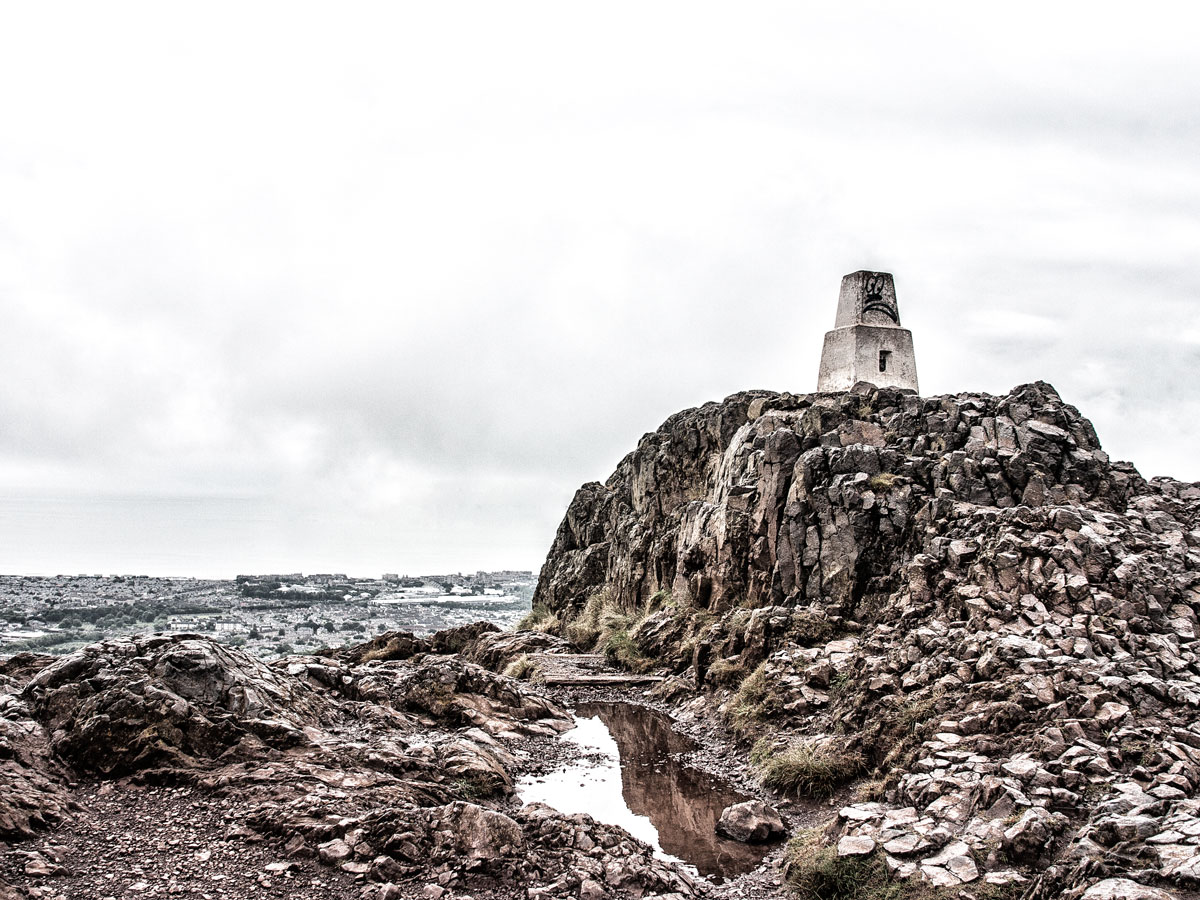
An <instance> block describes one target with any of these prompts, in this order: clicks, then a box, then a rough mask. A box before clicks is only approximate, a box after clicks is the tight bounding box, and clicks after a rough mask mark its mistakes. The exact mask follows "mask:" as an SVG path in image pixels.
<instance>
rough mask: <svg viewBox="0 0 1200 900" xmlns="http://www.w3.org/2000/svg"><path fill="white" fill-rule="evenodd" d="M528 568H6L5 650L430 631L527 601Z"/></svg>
mask: <svg viewBox="0 0 1200 900" xmlns="http://www.w3.org/2000/svg"><path fill="white" fill-rule="evenodd" d="M534 585H535V579H534V576H533V573H532V572H528V571H515V570H514V571H499V572H476V573H474V574H469V575H468V574H462V573H453V574H448V575H417V576H408V575H398V574H384V575H383V576H381V577H379V578H354V577H350V576H348V575H345V574H340V573H339V574H314V575H303V574H301V573H299V572H294V573H289V574H277V575H239V576H237V578H236V579H234V580H233V581H211V580H204V579H196V578H155V577H150V576H145V575H55V576H18V575H0V656H7V655H10V654H14V653H18V652H21V651H26V650H28V651H35V652H39V653H56V654H60V653H68V652H70V651H72V650H74V649H76V648H77V647H81V646H83V645H85V644H89V643H93V642H95V641H99V640H105V639H109V638H114V637H120V636H121V635H124V634H135V633H145V632H172V633H188V632H195V633H199V634H204V635H207V636H208V637H213V638H216V639H218V640H220V641H222V642H224V643H227V644H231V645H233V646H238V647H244V648H245V649H247V650H248V651H250V652H251V653H254V654H256V655H258V656H261V657H276V656H282V655H286V654H288V653H294V652H305V651H311V650H315V649H319V648H322V647H338V646H341V645H343V644H349V643H356V642H359V641H363V640H366V639H367V638H369V637H371V636H373V635H375V634H378V633H380V632H384V631H392V630H403V631H412V632H415V633H417V634H428V633H430V632H433V631H437V630H440V629H442V628H449V627H453V626H455V625H462V624H466V623H468V622H475V621H478V620H480V619H487V620H488V621H491V622H495V623H496V624H497V625H499V626H500V627H502V628H503V627H507V626H509V625H512V624H515V623H516V622H517V621H519V620H520V619H521V617H522V616H524V615H525V614H526V613H527V612H528V611H529V609H530V606H531V601H532V598H533V589H534Z"/></svg>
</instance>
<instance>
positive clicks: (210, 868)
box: [0, 624, 696, 900]
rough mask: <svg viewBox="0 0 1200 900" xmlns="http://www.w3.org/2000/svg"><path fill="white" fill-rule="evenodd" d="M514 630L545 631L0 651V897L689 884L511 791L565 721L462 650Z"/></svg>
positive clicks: (618, 842) (600, 893) (558, 748)
mask: <svg viewBox="0 0 1200 900" xmlns="http://www.w3.org/2000/svg"><path fill="white" fill-rule="evenodd" d="M514 639H516V641H517V644H518V646H519V647H525V648H527V647H531V646H536V647H542V646H544V645H545V643H546V641H547V639H546V638H545V637H544V636H541V635H530V634H526V635H513V634H509V633H502V632H498V631H497V630H496V629H495V627H494V626H490V625H485V624H481V625H479V626H473V627H468V628H464V629H457V630H453V631H449V632H441V633H439V634H438V635H435V636H434V637H433V638H432V639H430V640H423V639H420V638H415V637H413V636H412V635H409V634H404V633H392V634H388V635H384V636H381V637H380V638H377V639H376V640H374V641H372V642H370V643H368V644H365V645H362V646H360V647H357V648H354V649H351V650H342V651H332V652H330V653H329V654H326V655H314V656H307V657H292V658H287V659H283V660H279V661H277V662H275V663H273V664H265V663H263V662H261V661H259V660H257V659H254V658H252V657H250V656H248V655H247V654H245V653H243V652H241V651H239V650H237V649H234V648H229V647H225V646H222V645H220V644H217V643H214V642H212V641H211V640H208V639H206V638H202V637H199V636H194V635H191V636H189V635H176V636H149V637H145V638H139V639H136V640H129V641H112V642H106V643H101V644H96V645H92V646H90V647H88V648H86V649H84V650H81V651H79V652H77V653H74V654H71V655H69V656H66V657H62V658H57V659H55V658H50V657H34V656H28V655H21V656H16V657H13V658H11V659H9V660H8V661H7V662H5V663H3V664H0V691H3V693H0V779H2V783H3V787H4V791H3V794H2V795H0V837H3V839H4V840H5V841H6V842H7V843H6V844H5V845H4V854H3V861H2V862H0V879H3V880H4V881H5V882H7V884H8V887H7V888H5V890H7V891H8V896H14V897H47V898H58V897H66V898H96V900H101V898H106V897H129V896H166V895H183V896H195V897H212V898H215V897H230V898H241V897H271V896H287V897H313V898H317V897H323V898H325V897H335V898H336V897H345V898H352V897H353V898H358V897H360V896H366V897H370V898H387V900H392V898H400V897H433V898H440V897H443V896H446V897H452V896H466V895H470V896H474V897H497V898H510V897H521V898H525V897H558V896H587V897H589V898H596V900H598V898H601V897H605V896H610V895H612V896H615V895H634V896H654V895H681V896H685V897H686V896H692V895H693V894H694V893H695V890H696V888H695V884H694V880H693V879H692V877H691V876H690V875H689V874H688V873H687V872H686V871H685V870H682V869H680V868H678V867H677V866H674V865H670V864H668V863H665V862H663V861H661V860H659V859H656V858H655V857H654V855H653V853H652V851H651V849H650V848H649V847H647V846H646V845H645V844H643V843H641V842H640V841H636V840H634V839H633V838H631V837H630V836H629V835H628V834H626V833H625V832H624V831H622V830H621V829H619V828H616V827H614V826H608V825H603V824H599V823H596V822H594V821H592V820H591V819H590V818H589V817H586V816H581V815H575V816H564V815H562V814H560V813H558V812H556V811H554V810H552V809H550V808H548V807H545V806H541V805H527V806H521V805H520V804H519V803H517V802H514V801H513V799H512V797H511V789H512V784H513V778H514V776H515V775H516V774H517V773H526V772H536V771H539V770H545V769H546V768H548V767H549V766H552V765H553V764H554V762H555V761H556V758H557V756H558V755H560V754H561V753H562V752H563V745H562V744H561V742H559V741H558V740H557V736H558V734H559V733H560V732H562V731H564V730H566V729H568V728H569V727H570V726H571V718H570V715H569V714H568V713H567V712H566V710H565V709H564V708H563V707H562V706H561V705H560V704H559V703H557V702H555V701H553V700H551V699H549V698H548V697H546V696H545V695H543V694H542V693H540V692H538V691H537V690H535V689H533V688H532V687H530V686H529V685H527V684H522V683H521V682H518V681H517V680H515V679H513V678H509V677H506V676H504V675H501V674H498V673H497V672H495V671H493V670H491V669H488V668H486V667H485V666H483V665H480V664H478V662H476V661H474V660H488V661H490V662H492V663H493V665H507V664H508V663H509V662H511V661H512V659H511V658H512V655H513V654H512V653H511V652H506V650H505V647H504V645H505V644H506V643H510V642H512V641H513V640H514ZM458 651H461V652H458ZM0 896H2V895H0Z"/></svg>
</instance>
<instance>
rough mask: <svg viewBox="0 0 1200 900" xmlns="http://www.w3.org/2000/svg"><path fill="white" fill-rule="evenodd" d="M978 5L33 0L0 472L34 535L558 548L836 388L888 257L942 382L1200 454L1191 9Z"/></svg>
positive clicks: (10, 556) (0, 279)
mask: <svg viewBox="0 0 1200 900" xmlns="http://www.w3.org/2000/svg"><path fill="white" fill-rule="evenodd" d="M1081 10H1085V13H1086V14H1083V13H1081ZM981 16H982V14H980V13H979V12H977V11H975V10H973V9H969V8H965V7H962V6H961V5H952V4H945V5H940V4H939V5H935V6H933V7H929V8H925V9H923V10H919V11H918V10H913V9H910V8H906V9H904V10H899V9H896V8H894V7H893V6H889V5H887V4H874V3H860V4H842V5H839V6H838V7H836V8H830V9H827V10H823V11H821V10H815V9H813V8H811V7H797V6H795V5H793V4H782V3H762V4H750V5H748V6H745V5H744V6H743V7H740V8H739V12H738V15H737V16H736V17H734V16H731V15H730V14H729V12H728V8H727V7H724V6H716V5H707V4H703V3H702V4H687V5H683V4H671V3H667V4H656V5H654V6H651V7H647V6H645V5H644V4H643V5H638V6H634V5H632V4H621V3H617V4H615V5H613V4H610V5H609V6H607V7H605V10H604V12H603V14H602V15H601V14H598V13H596V12H593V11H589V10H587V9H585V8H581V7H570V6H564V5H562V4H548V3H547V4H527V5H526V4H522V5H520V6H517V7H512V6H506V7H503V8H501V7H496V6H494V5H488V4H467V5H465V6H460V5H456V6H454V7H448V6H436V5H435V6H428V7H420V8H417V7H411V6H400V7H397V6H394V5H382V4H381V5H362V6H355V7H354V8H353V9H349V10H339V11H338V12H337V14H336V15H334V14H332V13H331V12H329V11H321V10H318V9H315V8H305V7H303V6H296V5H294V4H292V5H288V6H282V5H280V6H272V5H270V4H267V5H262V6H256V7H253V8H245V7H242V6H238V7H234V6H232V5H222V4H219V3H218V4H212V5H206V6H205V7H204V8H203V9H197V10H194V11H185V10H180V9H173V8H168V7H163V6H161V5H156V4H142V5H128V6H120V5H118V6H111V5H110V6H106V7H105V8H104V9H103V10H101V9H98V8H95V7H93V6H89V5H86V4H80V5H79V6H77V7H76V8H75V9H74V11H73V13H72V14H71V15H65V14H58V13H54V14H52V12H51V11H50V10H45V9H41V8H38V7H37V6H36V5H27V6H26V7H23V8H22V9H21V10H19V11H16V12H15V13H14V15H13V16H12V22H11V27H7V28H6V29H5V33H4V35H3V36H0V201H2V202H0V314H2V322H3V327H2V328H0V421H3V422H4V423H5V427H4V429H3V430H0V497H7V498H10V500H11V501H12V502H13V503H17V502H19V503H23V504H35V505H36V504H38V503H50V502H51V500H50V499H47V498H57V499H53V503H58V504H62V505H60V506H53V507H52V509H53V510H55V511H56V512H53V513H45V514H44V515H43V514H41V513H39V514H38V515H37V516H33V513H30V515H31V516H33V520H35V521H38V522H42V523H43V524H42V525H40V526H38V527H37V528H26V527H25V526H24V525H23V524H22V523H23V521H24V520H23V518H22V517H21V516H15V514H12V515H9V517H8V518H7V519H4V520H2V521H0V540H4V541H5V544H6V547H8V548H10V551H9V552H8V553H6V559H5V561H4V562H3V563H2V565H4V566H5V567H7V568H8V569H9V570H13V571H20V570H25V569H28V568H29V567H31V566H38V567H43V568H45V567H49V568H62V569H64V570H70V569H72V568H76V567H79V566H85V563H86V566H85V567H86V568H88V569H98V568H99V569H103V568H113V569H122V568H147V567H151V568H152V567H155V566H156V567H158V569H159V570H160V571H168V570H172V567H173V566H174V567H176V568H175V569H174V571H179V569H178V567H179V566H184V567H187V568H189V570H192V571H205V572H213V573H224V574H230V573H231V572H232V571H233V570H234V569H237V568H240V569H244V570H249V569H255V568H260V569H266V568H286V569H293V570H294V569H312V568H322V567H323V568H327V569H330V568H332V569H338V570H342V569H353V568H355V567H362V569H361V570H362V571H374V570H379V571H382V570H388V571H395V570H397V569H401V570H403V569H404V568H405V567H406V566H407V567H409V568H410V569H411V570H414V571H415V570H420V569H425V570H428V569H432V568H436V567H438V566H442V567H450V568H470V567H475V566H484V565H487V566H509V565H522V566H530V567H535V566H537V565H538V564H539V563H540V559H541V556H542V554H543V553H544V551H545V548H546V547H547V546H548V545H549V543H550V540H551V538H552V535H553V531H554V528H555V526H556V524H557V521H558V519H559V517H560V516H561V514H562V511H563V508H564V506H565V504H566V502H567V500H568V499H569V498H570V496H571V493H572V492H573V490H574V489H575V487H576V486H577V485H578V484H580V483H582V482H583V481H586V480H591V479H603V478H605V477H606V476H607V475H608V473H609V472H611V470H612V468H613V467H614V466H615V464H616V463H617V461H618V460H619V459H620V458H621V456H622V455H623V454H624V453H625V452H627V451H628V450H629V449H631V448H632V447H633V446H634V444H635V442H636V440H637V439H638V437H640V435H641V434H642V433H644V432H645V431H648V430H651V429H653V428H655V427H657V425H658V424H659V423H660V422H661V421H662V420H663V419H665V418H666V417H667V416H668V415H669V414H671V413H673V412H675V411H676V410H678V409H680V408H683V407H686V406H693V405H697V404H699V403H702V402H705V401H707V400H710V399H717V398H720V397H722V396H724V395H727V394H729V393H733V392H734V391H737V390H741V389H745V388H750V387H767V388H775V389H779V390H792V391H803V390H808V389H811V388H812V387H813V386H814V384H815V378H816V368H817V363H818V354H819V352H820V345H821V336H822V334H823V332H824V331H825V330H826V329H827V328H829V327H831V326H832V320H833V314H834V305H835V301H836V295H837V286H838V282H839V280H840V278H841V275H842V274H844V273H845V272H849V271H853V270H855V269H859V268H863V267H871V268H881V269H888V270H890V271H893V272H895V274H896V278H897V288H898V291H899V298H900V303H901V311H902V315H903V318H904V321H905V324H906V325H907V326H909V327H911V328H912V329H913V331H914V334H915V338H916V344H917V353H918V365H919V368H920V374H921V381H922V387H923V389H924V391H925V392H926V393H938V392H953V391H958V390H965V389H986V390H992V391H1004V390H1007V389H1009V388H1010V387H1012V386H1013V385H1015V384H1018V383H1021V382H1024V381H1031V380H1034V379H1037V378H1046V379H1047V380H1050V381H1052V382H1053V383H1055V385H1056V386H1057V387H1058V388H1059V390H1060V391H1061V392H1062V394H1063V395H1064V397H1066V398H1067V399H1068V400H1070V401H1072V402H1075V403H1076V404H1077V405H1078V406H1079V407H1080V408H1081V409H1082V410H1083V412H1084V413H1085V414H1088V415H1090V416H1092V418H1094V419H1095V420H1096V424H1097V427H1098V430H1099V432H1100V434H1101V436H1102V438H1103V439H1104V440H1105V442H1106V445H1107V446H1108V448H1109V449H1110V450H1111V451H1112V453H1113V455H1114V456H1120V457H1127V458H1132V459H1133V460H1135V462H1137V463H1139V464H1140V465H1142V466H1143V468H1144V469H1146V470H1147V471H1148V472H1161V471H1170V472H1172V473H1174V474H1176V475H1179V476H1181V477H1190V478H1198V477H1200V469H1197V468H1196V463H1195V462H1194V461H1193V460H1194V454H1192V453H1191V452H1190V448H1191V446H1193V445H1194V444H1195V442H1196V440H1197V439H1198V438H1200V425H1196V424H1195V423H1197V422H1200V415H1198V414H1200V409H1197V408H1196V406H1197V403H1196V401H1194V400H1193V399H1192V398H1191V395H1190V393H1189V392H1188V391H1187V389H1186V386H1187V385H1188V384H1190V383H1191V379H1192V375H1193V373H1194V369H1195V366H1196V364H1197V359H1196V349H1195V348H1196V344H1197V341H1196V340H1195V335H1196V334H1197V333H1200V320H1197V318H1196V313H1195V312H1194V310H1196V309H1198V308H1200V306H1198V304H1197V301H1198V300H1200V288H1198V287H1197V284H1196V282H1195V280H1194V279H1193V278H1192V275H1191V272H1190V269H1189V268H1187V267H1188V266H1189V265H1190V263H1191V261H1192V260H1193V259H1194V258H1195V256H1196V250H1197V248H1198V247H1200V224H1198V223H1200V170H1198V168H1197V166H1196V163H1195V154H1194V147H1195V146H1196V143H1197V139H1198V138H1200V114H1198V113H1197V112H1196V110H1197V106H1196V104H1195V96H1194V88H1193V87H1192V85H1194V84H1195V83H1197V76H1200V71H1198V70H1200V61H1197V59H1196V58H1195V55H1194V53H1193V52H1192V48H1191V47H1190V46H1189V43H1190V39H1189V35H1190V33H1191V32H1192V31H1194V28H1192V29H1189V28H1188V27H1187V26H1188V25H1189V24H1192V25H1194V24H1195V23H1194V22H1190V23H1189V22H1185V21H1183V19H1184V18H1186V17H1194V14H1193V13H1189V12H1186V11H1180V10H1179V9H1178V8H1177V7H1175V6H1171V7H1168V6H1166V5H1159V4H1150V5H1148V6H1144V7H1139V13H1138V17H1137V18H1136V19H1131V18H1130V17H1129V16H1128V15H1127V14H1125V13H1123V12H1122V13H1120V14H1118V13H1116V12H1110V11H1105V10H1104V9H1099V8H1097V7H1095V6H1094V5H1091V6H1088V7H1086V9H1085V8H1083V7H1078V8H1071V5H1068V6H1067V7H1064V8H1057V7H1056V8H1054V9H1046V8H1045V7H1044V6H1042V7H1035V6H1034V5H1032V4H1017V5H1016V6H1014V7H1011V8H1010V9H1008V11H1007V12H1006V15H1005V16H1003V17H1000V18H986V19H985V18H981ZM1035 16H1036V23H1037V24H1036V27H1033V25H1032V24H1031V22H1032V21H1033V17H1035ZM1151 36H1152V39H1151ZM72 504H75V505H74V506H72ZM10 508H11V507H10ZM30 508H32V507H30ZM37 508H39V509H43V511H44V510H45V509H48V508H51V507H37ZM72 510H75V512H72ZM14 516H15V517H14ZM39 516H40V518H39ZM55 516H59V517H60V518H61V520H62V522H73V523H75V524H74V525H71V526H70V527H69V528H68V527H67V526H66V525H62V529H61V530H59V531H56V530H55V529H56V528H58V526H55V525H54V524H53V523H54V522H55V521H56V520H55ZM80 523H85V524H80ZM117 525H119V526H120V528H119V529H118V530H123V533H125V534H126V535H127V539H126V540H123V541H115V540H113V539H112V538H111V535H112V534H113V533H114V528H116V527H117ZM102 533H103V535H102ZM189 548H190V549H189ZM185 551H186V552H185ZM109 560H111V563H106V561H109ZM143 563H144V565H142V564H143ZM235 564H236V565H235Z"/></svg>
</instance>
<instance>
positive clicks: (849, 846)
mask: <svg viewBox="0 0 1200 900" xmlns="http://www.w3.org/2000/svg"><path fill="white" fill-rule="evenodd" d="M874 851H875V840H874V838H869V837H864V836H862V835H856V834H848V835H846V836H845V837H844V838H842V839H841V840H840V841H838V845H837V854H838V856H866V855H868V854H869V853H873V852H874Z"/></svg>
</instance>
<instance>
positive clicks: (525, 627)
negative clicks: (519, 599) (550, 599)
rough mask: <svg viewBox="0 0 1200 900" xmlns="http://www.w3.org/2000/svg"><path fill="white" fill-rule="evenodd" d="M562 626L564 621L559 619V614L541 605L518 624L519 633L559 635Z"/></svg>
mask: <svg viewBox="0 0 1200 900" xmlns="http://www.w3.org/2000/svg"><path fill="white" fill-rule="evenodd" d="M561 625H562V620H561V619H560V618H559V616H558V613H556V612H551V611H550V609H549V608H548V607H546V606H543V605H542V604H541V603H539V604H538V605H537V606H535V607H534V608H533V609H531V610H530V611H529V612H528V613H526V614H525V618H523V619H521V621H520V622H518V623H517V631H540V632H543V633H549V634H557V633H558V630H559V628H560V627H561Z"/></svg>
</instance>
